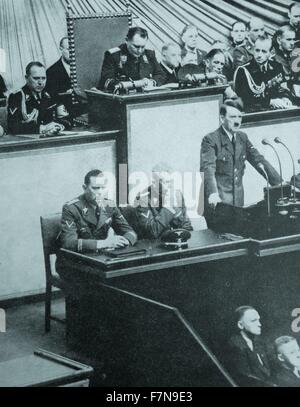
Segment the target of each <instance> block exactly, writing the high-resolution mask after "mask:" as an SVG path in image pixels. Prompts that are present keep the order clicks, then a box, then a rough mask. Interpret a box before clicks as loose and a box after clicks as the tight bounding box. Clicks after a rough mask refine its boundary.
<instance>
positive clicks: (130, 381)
mask: <svg viewBox="0 0 300 407" xmlns="http://www.w3.org/2000/svg"><path fill="white" fill-rule="evenodd" d="M299 238H300V236H291V237H285V238H281V239H279V240H278V239H274V240H273V241H272V240H270V241H254V240H241V241H237V242H229V241H226V240H224V239H223V238H221V237H220V236H218V235H216V234H214V233H213V232H211V231H204V232H202V233H199V232H196V233H194V234H193V239H192V241H191V242H190V247H189V249H187V250H184V251H182V252H164V251H163V249H161V248H159V247H157V246H156V245H154V244H153V243H152V246H151V247H152V250H151V253H152V255H151V256H149V242H142V243H140V246H139V247H145V248H147V250H148V253H147V256H144V257H143V256H142V257H141V258H139V259H128V261H127V262H126V261H124V260H122V261H117V262H111V261H109V259H108V258H106V257H105V256H82V255H79V254H76V253H71V252H68V251H65V250H62V251H61V255H62V257H63V258H64V261H65V266H66V267H67V268H69V270H70V271H71V272H72V273H73V276H71V277H70V280H69V282H68V283H69V289H68V293H67V333H68V340H69V345H70V346H71V347H75V348H76V349H77V350H80V351H82V352H86V353H87V354H92V355H93V356H94V357H96V358H97V357H98V358H99V359H100V358H102V359H103V357H104V358H105V360H104V363H105V365H106V369H107V372H106V373H107V375H108V379H110V380H111V383H112V385H117V384H118V385H124V386H139V385H141V386H142V385H143V386H234V385H235V383H234V382H233V381H232V379H231V376H230V374H228V370H227V369H226V368H228V367H226V368H225V369H224V364H222V363H220V361H221V362H224V360H223V359H224V355H225V354H226V343H227V341H228V337H229V336H230V335H232V332H233V327H232V325H231V323H230V321H231V320H232V315H233V312H234V309H236V308H237V307H239V306H241V305H248V304H250V305H252V306H254V307H255V308H257V309H258V311H259V312H260V315H261V318H262V323H263V328H264V329H263V332H264V334H265V335H266V337H267V339H268V340H269V341H270V342H272V341H273V340H274V339H275V338H276V337H278V336H280V335H285V334H287V335H294V336H296V337H297V334H295V333H294V332H292V331H291V323H292V317H291V312H292V310H293V309H294V308H296V307H297V306H298V305H297V304H298V300H299V295H298V293H299V290H300V281H299V277H298V276H299V270H298V268H299V267H298V264H299V260H300V252H299V251H294V252H293V254H292V256H291V253H290V252H289V250H290V247H292V246H293V244H294V243H295V240H296V241H299ZM197 242H198V247H197ZM272 244H273V246H274V247H276V250H274V251H273V252H269V253H268V256H261V255H259V253H261V252H260V250H261V249H264V247H265V246H264V245H267V247H268V248H270V246H272ZM278 244H280V245H281V246H280V247H281V248H283V249H282V250H281V251H278V253H279V254H278V255H274V254H275V253H276V252H277V250H278ZM265 254H266V253H265ZM107 260H108V261H107ZM279 288H280V289H279ZM298 336H299V334H298ZM102 359H101V360H102Z"/></svg>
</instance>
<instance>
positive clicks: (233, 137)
mask: <svg viewBox="0 0 300 407" xmlns="http://www.w3.org/2000/svg"><path fill="white" fill-rule="evenodd" d="M231 142H232V146H233V150H234V152H235V145H236V140H235V135H233V136H232V139H231Z"/></svg>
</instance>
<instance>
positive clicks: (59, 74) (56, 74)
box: [46, 58, 72, 109]
mask: <svg viewBox="0 0 300 407" xmlns="http://www.w3.org/2000/svg"><path fill="white" fill-rule="evenodd" d="M71 88H72V85H71V78H70V76H69V75H68V73H67V71H66V69H65V67H64V65H63V63H62V60H61V58H60V59H59V60H58V61H57V62H55V64H54V65H52V66H51V67H50V68H49V69H47V85H46V91H47V92H48V93H49V94H50V95H51V96H52V97H53V98H54V99H55V101H56V102H57V103H62V104H64V105H65V106H66V108H67V109H68V107H69V105H70V104H72V96H71V95H68V96H58V94H59V93H65V92H67V91H68V90H69V89H71Z"/></svg>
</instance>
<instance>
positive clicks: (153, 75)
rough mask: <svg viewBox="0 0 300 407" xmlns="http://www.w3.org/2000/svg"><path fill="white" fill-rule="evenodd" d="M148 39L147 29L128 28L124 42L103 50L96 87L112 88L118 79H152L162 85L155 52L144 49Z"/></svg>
mask: <svg viewBox="0 0 300 407" xmlns="http://www.w3.org/2000/svg"><path fill="white" fill-rule="evenodd" d="M147 41H148V32H147V30H145V29H143V28H139V27H134V28H130V29H129V31H128V34H127V38H126V43H125V44H122V45H120V46H119V47H116V48H113V49H110V50H109V51H106V52H105V56H104V61H103V66H102V72H101V78H100V82H99V85H98V88H99V89H101V90H112V89H113V88H114V85H116V84H118V83H119V82H120V81H136V80H140V79H144V80H145V83H147V80H148V82H149V83H151V82H150V80H154V81H155V82H156V85H157V86H160V85H162V80H163V73H162V71H161V67H160V65H159V63H158V61H157V59H156V56H155V52H154V51H151V50H148V49H145V48H146V44H147Z"/></svg>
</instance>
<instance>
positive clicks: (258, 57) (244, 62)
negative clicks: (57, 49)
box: [98, 3, 300, 111]
mask: <svg viewBox="0 0 300 407" xmlns="http://www.w3.org/2000/svg"><path fill="white" fill-rule="evenodd" d="M289 18H290V20H289V24H286V25H284V26H283V27H281V28H280V29H279V30H278V31H277V32H276V33H275V34H274V36H273V37H271V36H269V35H268V34H267V31H266V27H265V24H264V22H263V20H261V19H259V18H253V19H251V20H250V21H249V22H248V23H247V24H246V23H244V22H242V21H236V22H235V23H234V24H233V25H232V29H231V38H230V39H229V41H228V43H225V42H222V41H218V40H216V41H215V43H214V44H213V46H212V47H211V49H210V51H209V52H208V53H207V52H206V51H204V50H201V49H199V48H198V45H197V44H198V40H199V31H198V28H197V27H196V26H193V25H189V26H186V27H185V28H184V30H183V32H182V35H181V41H182V48H180V47H179V46H178V45H177V44H176V43H169V44H166V45H164V46H163V48H162V52H161V53H162V62H161V63H160V64H159V63H158V61H157V60H156V57H155V54H154V52H153V51H150V50H147V49H146V45H147V41H148V33H147V31H146V30H143V29H141V28H134V29H131V30H129V33H128V36H127V38H126V43H123V44H121V45H120V46H118V47H115V48H112V49H111V50H109V51H107V52H106V53H105V58H104V63H103V67H102V74H101V79H100V82H99V85H98V87H99V89H102V90H113V89H114V87H115V85H116V84H118V83H119V82H120V81H122V80H124V81H136V80H144V81H145V86H149V84H153V81H154V83H155V84H156V85H164V84H166V83H171V82H178V81H179V80H184V79H185V78H186V79H189V80H193V79H194V80H195V79H196V81H197V82H202V83H203V84H206V85H213V84H226V83H231V82H232V81H233V84H232V89H231V90H230V91H229V93H230V94H232V92H233V91H234V92H236V94H237V95H238V97H239V98H241V99H242V101H243V104H244V110H245V111H257V110H262V109H270V108H272V109H286V108H291V107H293V106H296V105H298V104H299V97H300V91H299V89H300V77H299V69H298V64H299V55H300V50H298V48H297V43H298V41H299V39H300V34H299V32H300V29H299V27H300V25H299V21H300V5H299V4H297V3H292V4H291V6H290V8H289Z"/></svg>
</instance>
